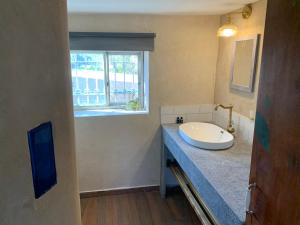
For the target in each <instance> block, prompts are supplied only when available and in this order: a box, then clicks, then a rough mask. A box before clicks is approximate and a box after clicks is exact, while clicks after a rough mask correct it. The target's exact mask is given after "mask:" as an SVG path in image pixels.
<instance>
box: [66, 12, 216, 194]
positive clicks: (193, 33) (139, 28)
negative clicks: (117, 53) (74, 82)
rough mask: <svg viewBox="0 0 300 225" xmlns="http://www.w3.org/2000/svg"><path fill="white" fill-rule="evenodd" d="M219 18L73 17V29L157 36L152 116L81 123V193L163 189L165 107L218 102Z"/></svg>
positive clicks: (78, 128) (78, 134) (152, 63)
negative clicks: (162, 112) (162, 109)
mask: <svg viewBox="0 0 300 225" xmlns="http://www.w3.org/2000/svg"><path fill="white" fill-rule="evenodd" d="M219 21H220V18H219V17H218V16H150V15H146V16H145V15H144V16H142V15H93V14H91V15H84V14H78V15H75V14H71V15H70V16H69V27H70V31H102V32H155V33H156V34H157V38H156V40H155V51H154V52H152V53H150V114H149V115H136V116H118V117H90V118H76V119H75V133H76V148H77V155H78V166H79V169H78V172H79V180H80V190H81V191H92V190H99V189H112V188H124V187H133V186H145V185H158V184H159V176H160V174H159V173H160V145H161V134H160V106H161V105H168V104H172V105H180V104H200V103H213V95H214V78H215V69H216V60H217V49H218V39H217V37H216V30H217V28H218V26H219Z"/></svg>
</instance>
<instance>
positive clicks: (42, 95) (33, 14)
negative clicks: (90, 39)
mask: <svg viewBox="0 0 300 225" xmlns="http://www.w3.org/2000/svg"><path fill="white" fill-rule="evenodd" d="M0 15H1V19H0V49H1V50H0V59H1V60H0V74H1V82H0V105H1V108H0V152H1V156H0V224H1V225H54V224H55V225H79V224H80V209H79V196H78V185H77V178H76V171H75V150H74V134H73V119H72V107H71V96H70V93H71V87H70V75H69V54H68V39H67V37H68V36H67V11H66V1H62V0H51V1H40V0H27V1H23V0H9V1H1V7H0ZM48 120H51V121H52V122H53V128H54V145H55V155H56V166H57V174H58V184H57V185H56V186H55V187H54V188H53V189H51V190H50V191H49V192H48V193H47V194H46V195H44V196H43V197H41V198H40V199H39V200H35V199H34V192H33V185H32V175H31V166H30V156H29V150H28V143H27V131H28V130H29V129H31V128H33V127H35V126H37V125H38V124H40V123H42V122H45V121H48Z"/></svg>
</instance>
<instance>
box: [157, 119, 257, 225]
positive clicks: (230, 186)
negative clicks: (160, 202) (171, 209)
mask: <svg viewBox="0 0 300 225" xmlns="http://www.w3.org/2000/svg"><path fill="white" fill-rule="evenodd" d="M162 129H163V143H164V148H163V149H164V151H165V152H163V153H162V158H163V162H162V167H163V168H162V171H163V172H162V179H161V180H162V182H161V186H162V187H161V190H162V196H164V194H165V193H164V191H165V186H166V184H165V183H166V182H165V180H166V178H165V174H166V173H165V171H166V168H165V165H166V164H165V160H166V157H165V155H166V151H169V152H170V153H171V155H172V156H173V157H174V158H175V159H176V161H177V162H178V164H179V165H180V167H181V169H182V170H183V171H184V172H185V174H186V175H187V177H188V178H189V179H190V181H191V182H192V184H193V186H194V187H195V188H196V190H197V192H198V193H199V194H200V195H201V197H202V198H203V200H204V201H205V203H206V205H207V206H208V207H209V208H210V209H211V211H212V213H213V214H214V216H215V217H216V219H217V220H218V221H219V223H220V224H221V225H242V224H244V221H245V216H246V194H247V187H248V182H249V173H250V161H251V146H249V145H248V144H246V143H243V142H242V141H241V140H239V139H236V140H235V144H234V146H233V147H232V148H230V149H228V150H223V151H207V150H202V149H198V148H195V147H193V146H190V145H188V144H187V143H185V142H184V141H183V140H182V139H181V137H180V136H179V134H178V125H175V124H171V125H163V126H162Z"/></svg>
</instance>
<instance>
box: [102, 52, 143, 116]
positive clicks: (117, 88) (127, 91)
mask: <svg viewBox="0 0 300 225" xmlns="http://www.w3.org/2000/svg"><path fill="white" fill-rule="evenodd" d="M108 62H109V87H110V93H109V98H110V105H111V106H122V107H123V108H126V109H129V110H138V109H140V108H141V104H140V101H141V100H140V99H139V94H140V93H139V92H140V90H139V82H140V81H139V75H138V72H139V68H138V67H139V56H138V54H130V53H126V54H125V53H122V54H116V53H111V54H109V57H108Z"/></svg>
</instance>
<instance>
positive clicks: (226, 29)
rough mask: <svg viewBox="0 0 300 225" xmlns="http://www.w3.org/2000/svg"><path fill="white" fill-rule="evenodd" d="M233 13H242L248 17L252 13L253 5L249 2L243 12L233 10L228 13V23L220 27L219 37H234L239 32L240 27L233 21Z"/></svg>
mask: <svg viewBox="0 0 300 225" xmlns="http://www.w3.org/2000/svg"><path fill="white" fill-rule="evenodd" d="M233 14H242V17H243V18H244V19H248V18H249V17H250V16H251V14H252V6H251V5H250V4H249V5H246V6H245V7H244V8H243V10H242V11H241V12H233V13H229V14H227V15H226V16H227V21H226V23H225V24H224V25H223V26H221V27H220V28H219V29H218V36H219V37H232V36H234V35H236V34H237V32H238V28H237V26H236V25H234V24H233V23H232V22H231V15H233Z"/></svg>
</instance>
